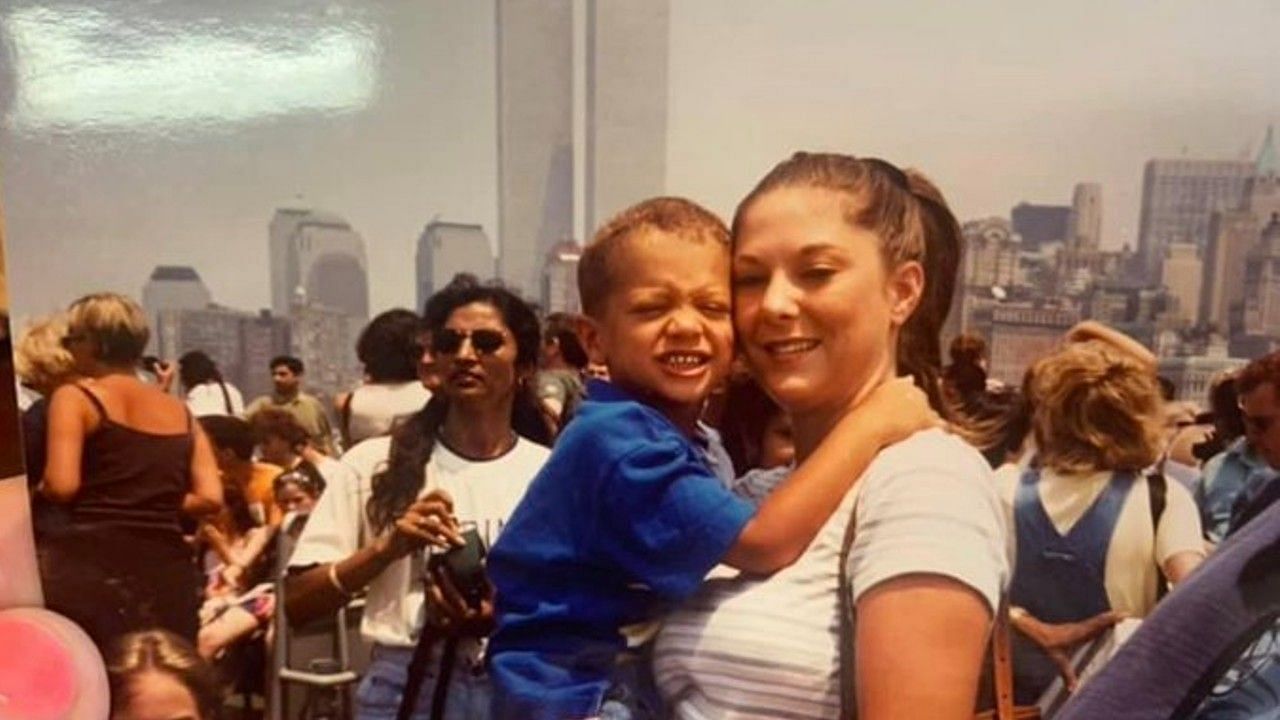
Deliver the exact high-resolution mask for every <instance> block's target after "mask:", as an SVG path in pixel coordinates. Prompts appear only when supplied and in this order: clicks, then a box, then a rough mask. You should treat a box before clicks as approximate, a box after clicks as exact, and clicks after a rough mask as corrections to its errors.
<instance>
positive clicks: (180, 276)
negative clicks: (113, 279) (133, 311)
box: [142, 265, 213, 357]
mask: <svg viewBox="0 0 1280 720" xmlns="http://www.w3.org/2000/svg"><path fill="white" fill-rule="evenodd" d="M212 302H213V295H212V294H211V293H210V292H209V288H207V287H205V284H204V281H203V280H201V279H200V274H199V273H197V272H196V271H195V268H192V267H188V266H186V265H157V266H156V268H155V269H154V270H152V271H151V277H150V278H149V279H148V280H147V284H146V285H143V286H142V309H143V311H144V312H146V313H147V323H148V324H149V325H150V326H151V338H150V339H149V340H148V342H147V348H148V349H149V350H150V351H152V352H156V354H160V353H159V352H157V348H160V347H161V346H160V345H159V341H158V339H157V336H158V327H159V323H160V313H162V312H164V311H165V310H202V309H204V308H206V307H208V306H209V305H210V304H211V303H212ZM174 357H176V356H174Z"/></svg>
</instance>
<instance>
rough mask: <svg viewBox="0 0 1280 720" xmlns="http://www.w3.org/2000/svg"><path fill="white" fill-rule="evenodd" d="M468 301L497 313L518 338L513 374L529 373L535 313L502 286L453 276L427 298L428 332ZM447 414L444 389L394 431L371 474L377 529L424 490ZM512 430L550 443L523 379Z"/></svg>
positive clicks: (537, 334) (535, 345)
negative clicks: (381, 466) (382, 461)
mask: <svg viewBox="0 0 1280 720" xmlns="http://www.w3.org/2000/svg"><path fill="white" fill-rule="evenodd" d="M472 303H484V304H486V305H489V306H491V307H493V308H494V309H495V310H497V311H498V314H499V315H501V316H502V322H503V324H505V325H506V326H507V329H508V330H510V331H511V334H512V335H514V336H515V339H516V361H515V367H516V376H517V377H518V378H519V377H522V376H523V377H528V376H531V375H532V374H533V372H534V371H535V370H536V369H537V367H538V354H539V351H540V349H541V347H540V344H541V342H542V332H541V328H540V326H539V323H538V316H537V315H535V314H534V312H533V309H532V308H530V307H529V306H528V305H527V304H526V303H525V302H524V301H523V300H521V299H520V298H519V296H517V295H516V294H515V293H513V292H511V291H510V290H507V289H506V288H503V287H501V286H498V285H481V284H479V283H477V282H476V281H475V280H474V279H471V278H464V279H462V280H459V279H458V278H455V281H454V282H451V283H450V284H449V285H447V286H445V288H444V289H443V290H441V291H440V292H438V293H436V294H435V295H433V296H431V298H430V299H428V300H427V303H426V307H425V308H424V309H423V320H424V321H425V323H426V330H427V331H428V332H430V333H431V334H432V335H435V334H437V333H439V332H440V331H441V330H443V329H444V326H445V323H447V322H448V321H449V317H450V316H451V315H453V312H454V311H455V310H457V309H458V308H460V307H464V306H466V305H470V304H472ZM448 414H449V399H448V398H447V397H446V393H444V392H438V393H435V394H434V395H432V396H431V400H430V401H428V402H427V405H426V407H424V408H423V409H422V410H420V411H418V412H417V413H415V414H414V415H411V416H410V417H409V418H408V419H407V420H405V422H404V423H402V424H401V425H399V426H398V427H396V428H395V429H394V430H392V433H391V452H390V455H389V457H388V458H387V467H386V469H385V470H384V471H382V472H380V473H377V474H375V475H374V476H373V493H372V494H371V495H370V497H369V503H368V507H367V511H368V514H369V521H370V524H372V525H373V527H374V529H375V530H376V531H378V532H381V531H382V530H384V529H386V528H387V527H388V526H390V525H391V523H392V522H394V521H395V518H396V516H397V515H399V514H400V513H401V512H403V511H404V509H405V508H407V507H408V506H409V504H410V503H412V502H413V500H414V499H415V498H417V497H418V494H419V493H420V492H421V491H422V484H423V482H424V481H425V476H424V473H425V469H426V465H427V461H428V460H430V458H431V451H432V450H433V449H434V448H435V442H436V435H437V433H439V431H440V428H441V427H442V426H443V425H444V420H445V417H446V416H447V415H448ZM511 428H512V429H513V430H515V431H516V433H518V434H519V435H522V436H524V437H526V438H528V439H530V440H532V441H534V442H536V443H539V444H542V445H550V444H551V441H552V436H551V428H550V426H549V425H548V424H547V421H546V417H545V416H544V415H543V413H542V409H541V404H540V403H539V402H538V400H537V398H536V397H535V396H534V394H533V390H532V388H530V387H529V386H528V384H527V383H526V382H524V381H523V380H522V381H521V382H519V383H518V385H517V387H516V389H515V396H514V398H513V399H512V404H511Z"/></svg>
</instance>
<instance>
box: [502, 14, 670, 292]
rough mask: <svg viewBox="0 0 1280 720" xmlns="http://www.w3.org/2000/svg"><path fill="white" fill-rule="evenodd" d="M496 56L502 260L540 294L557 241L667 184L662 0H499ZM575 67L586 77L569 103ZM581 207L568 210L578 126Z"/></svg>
mask: <svg viewBox="0 0 1280 720" xmlns="http://www.w3.org/2000/svg"><path fill="white" fill-rule="evenodd" d="M495 1H496V9H497V10H496V16H497V40H496V45H497V51H498V58H497V67H498V82H497V87H498V233H497V236H498V243H497V246H498V270H499V274H500V275H501V277H502V279H503V280H504V281H506V282H507V283H508V284H509V285H510V286H512V287H513V288H515V289H517V290H519V291H520V292H521V293H522V294H523V295H524V296H525V297H526V298H530V299H536V298H538V297H540V295H541V286H542V265H543V262H544V259H545V258H546V257H547V255H548V253H550V252H551V251H552V250H553V248H554V247H555V246H556V245H557V244H558V243H560V242H563V241H565V240H566V239H569V238H573V237H575V233H574V220H575V213H576V218H577V219H579V220H580V221H581V222H582V232H583V234H584V236H588V237H589V236H590V235H591V234H593V233H594V232H595V230H596V228H597V227H598V226H599V225H601V224H602V223H604V222H605V221H606V220H608V219H609V217H611V216H612V215H613V214H615V213H616V212H618V211H619V210H622V209H623V208H625V207H627V206H629V205H631V204H633V203H635V202H638V201H640V200H643V199H645V198H649V197H653V196H655V195H661V194H663V193H664V191H665V186H666V156H667V87H668V84H669V83H668V78H667V56H668V37H669V33H668V24H669V22H670V8H669V1H668V0H605V1H601V0H581V1H580V2H579V3H576V7H577V8H578V9H579V10H580V11H581V12H583V13H584V14H585V17H581V16H580V19H581V20H585V38H584V40H583V43H582V54H581V56H579V57H575V56H574V11H575V3H574V2H571V0H543V1H538V2H531V1H528V0H495ZM575 67H576V68H578V69H580V70H582V72H583V76H584V86H583V88H582V90H581V93H582V96H581V97H580V98H579V100H581V102H580V106H581V108H582V115H581V116H576V115H575V103H574V100H575V97H574V93H575V89H574V70H575ZM576 129H580V130H581V134H582V135H581V139H582V148H581V152H582V156H581V157H580V158H578V159H579V160H581V166H582V175H581V176H580V177H577V178H576V180H577V181H578V182H580V183H581V197H582V207H581V208H577V209H576V210H575V207H574V188H575V174H574V173H575V170H574V166H575V157H574V152H575V151H574V140H575V130H576Z"/></svg>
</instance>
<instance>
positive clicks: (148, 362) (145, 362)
mask: <svg viewBox="0 0 1280 720" xmlns="http://www.w3.org/2000/svg"><path fill="white" fill-rule="evenodd" d="M163 365H164V363H162V362H160V358H158V357H156V356H155V355H143V356H142V369H143V370H146V371H147V372H149V373H151V374H152V375H156V374H159V372H160V369H161V367H163Z"/></svg>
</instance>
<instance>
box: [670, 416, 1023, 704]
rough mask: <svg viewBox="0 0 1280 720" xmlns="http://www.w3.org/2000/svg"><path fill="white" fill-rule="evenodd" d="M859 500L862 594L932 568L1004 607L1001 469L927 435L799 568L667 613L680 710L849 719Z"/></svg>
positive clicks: (865, 489) (873, 476) (876, 469)
mask: <svg viewBox="0 0 1280 720" xmlns="http://www.w3.org/2000/svg"><path fill="white" fill-rule="evenodd" d="M787 472H789V469H782V471H781V472H780V473H776V474H774V478H775V479H780V478H781V477H782V476H785V475H786V473H787ZM761 480H762V476H760V475H756V476H755V477H754V478H753V480H752V482H749V483H746V485H748V486H750V487H749V488H744V489H747V490H748V493H747V494H748V495H751V496H754V497H759V496H760V495H759V493H758V492H755V490H758V489H759V487H760V486H761V485H762V484H763V483H762V482H761ZM855 503H856V504H857V516H856V518H857V529H856V534H855V536H854V544H853V547H852V548H851V550H850V553H849V570H850V572H849V578H850V582H851V585H852V592H853V600H854V602H856V601H857V599H858V598H860V597H861V596H862V594H863V593H864V592H866V591H867V590H868V589H869V588H871V587H873V586H875V585H878V584H879V583H881V582H884V581H886V580H890V579H892V578H895V577H899V576H902V575H906V574H913V573H929V574H935V575H945V576H947V577H950V578H953V579H955V580H957V581H959V582H961V583H963V584H965V585H967V586H969V587H971V588H973V589H974V590H976V591H977V592H978V593H980V594H981V595H982V597H983V598H985V599H986V601H987V602H988V603H989V605H990V607H991V608H992V611H993V612H994V610H995V608H996V607H997V605H998V603H999V598H1000V591H1001V588H1002V587H1004V585H1005V584H1006V580H1007V577H1008V562H1007V559H1006V556H1005V538H1004V533H1005V528H1004V522H1003V516H1002V515H1001V511H1000V502H999V499H998V498H997V497H996V493H995V487H994V484H993V483H992V481H991V470H990V468H989V467H988V466H987V464H986V462H985V461H984V460H983V459H982V456H981V455H980V454H978V452H977V451H976V450H974V449H973V448H972V447H970V446H968V445H967V444H965V443H964V442H963V441H961V440H959V439H958V438H955V437H954V436H951V435H948V434H946V433H944V432H942V431H941V430H929V431H925V432H920V433H917V434H915V435H913V436H912V437H910V438H908V439H907V440H905V441H903V442H901V443H898V444H897V445H894V446H892V447H889V448H886V449H885V450H884V451H882V452H881V453H880V454H879V455H878V456H877V457H876V459H875V460H874V461H873V462H872V464H871V466H870V467H869V468H867V471H866V473H864V474H863V476H862V478H861V479H860V480H859V481H858V483H857V484H856V485H855V486H854V489H853V490H852V491H850V492H849V494H848V495H847V496H846V497H845V499H844V501H843V502H842V503H841V505H840V507H839V509H837V510H836V512H835V513H834V514H833V515H832V516H831V518H830V519H829V520H828V521H827V523H826V525H824V526H823V528H822V530H821V531H820V532H819V533H818V536H817V537H816V538H815V539H814V541H813V543H812V544H811V545H810V546H809V548H808V549H807V550H806V551H805V552H804V554H803V555H802V556H801V557H800V559H799V560H797V561H796V562H795V564H793V565H791V566H790V567H786V568H783V569H782V570H780V571H778V572H777V573H775V574H774V575H773V576H771V577H769V578H768V579H765V580H758V579H746V578H743V577H738V576H736V575H735V576H734V577H730V578H717V579H711V580H708V581H707V582H706V583H705V584H704V585H703V588H702V589H701V590H700V591H699V592H698V594H697V595H695V596H694V597H693V598H692V599H691V600H690V601H689V602H687V603H686V604H685V605H684V606H683V607H681V608H680V609H678V610H676V611H675V612H674V613H672V614H671V615H669V616H668V617H667V620H666V623H665V624H664V626H663V628H662V630H661V632H660V633H659V635H658V641H657V645H656V646H655V655H654V673H655V676H656V679H657V682H658V687H659V689H660V690H661V692H662V695H663V696H664V697H665V698H667V700H668V702H669V703H670V704H671V707H672V716H673V717H676V718H705V719H711V718H780V717H797V718H799V717H803V718H826V717H830V718H835V717H837V716H838V714H839V705H840V693H839V688H838V686H837V676H838V675H839V647H838V645H837V643H838V641H839V637H840V625H839V598H838V597H837V589H838V587H839V567H838V566H839V558H840V545H841V542H842V541H843V539H844V532H845V528H846V526H847V525H848V521H849V514H850V512H851V511H852V510H853V508H854V504H855ZM719 574H720V573H718V572H717V573H713V577H714V576H715V575H719Z"/></svg>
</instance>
